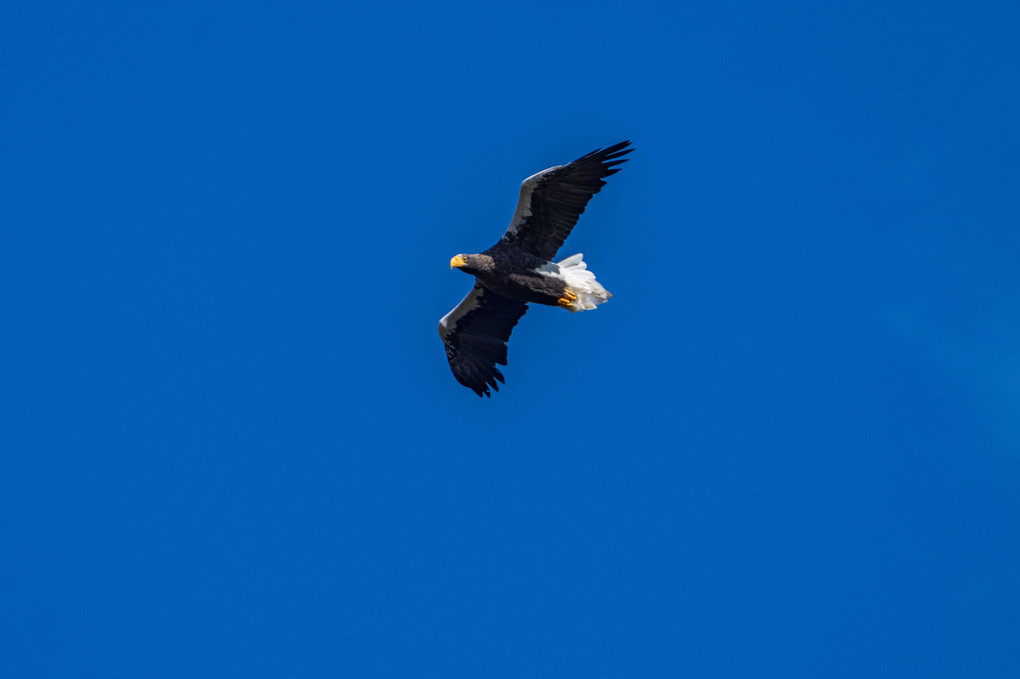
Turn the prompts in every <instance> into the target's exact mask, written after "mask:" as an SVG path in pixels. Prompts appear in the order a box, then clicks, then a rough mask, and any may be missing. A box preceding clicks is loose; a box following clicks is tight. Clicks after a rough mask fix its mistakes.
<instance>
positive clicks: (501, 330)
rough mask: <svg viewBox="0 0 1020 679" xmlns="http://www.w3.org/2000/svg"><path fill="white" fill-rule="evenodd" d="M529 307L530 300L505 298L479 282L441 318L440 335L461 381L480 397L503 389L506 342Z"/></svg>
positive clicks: (453, 368) (451, 366)
mask: <svg viewBox="0 0 1020 679" xmlns="http://www.w3.org/2000/svg"><path fill="white" fill-rule="evenodd" d="M527 310H528V305H527V303H526V302H518V301H517V300H513V299H509V298H507V297H503V296H502V295H499V294H496V293H495V292H493V291H492V290H488V289H486V288H483V287H482V286H481V285H479V284H478V283H475V287H473V288H472V289H471V292H469V293H468V296H467V297H465V298H464V299H463V300H461V303H460V304H458V305H457V306H456V307H454V309H453V311H451V312H450V313H448V314H446V315H445V316H443V318H442V320H440V321H439V336H440V337H441V338H442V340H443V344H444V345H446V358H447V359H448V360H449V361H450V369H451V370H452V371H453V376H454V377H456V378H457V381H458V382H460V383H461V384H463V385H464V386H465V387H467V388H469V389H471V390H472V391H474V392H475V393H476V394H478V395H479V396H482V395H483V394H484V395H485V396H491V394H490V393H489V387H492V388H493V389H495V390H496V391H499V386H498V385H497V382H496V381H497V380H499V381H500V382H502V381H503V373H501V372H500V371H499V370H498V369H497V368H496V364H497V363H498V364H500V365H506V342H507V340H508V339H510V333H511V332H512V331H513V329H514V326H515V325H517V321H519V320H520V319H521V316H523V315H524V312H525V311H527Z"/></svg>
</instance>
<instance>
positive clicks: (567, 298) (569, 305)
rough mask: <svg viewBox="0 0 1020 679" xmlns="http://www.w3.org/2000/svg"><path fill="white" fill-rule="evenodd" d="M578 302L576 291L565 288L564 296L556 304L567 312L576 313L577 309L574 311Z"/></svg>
mask: <svg viewBox="0 0 1020 679" xmlns="http://www.w3.org/2000/svg"><path fill="white" fill-rule="evenodd" d="M576 301H577V295H575V294H574V291H573V290H571V289H570V288H564V290H563V296H562V297H560V298H559V299H558V300H556V303H557V304H559V305H560V306H561V307H563V308H564V309H566V310H567V311H570V312H571V313H573V312H574V311H576V309H574V302H576Z"/></svg>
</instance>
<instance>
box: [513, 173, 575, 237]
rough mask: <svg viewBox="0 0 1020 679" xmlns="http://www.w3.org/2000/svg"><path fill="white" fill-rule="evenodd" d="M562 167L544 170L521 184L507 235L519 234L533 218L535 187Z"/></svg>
mask: <svg viewBox="0 0 1020 679" xmlns="http://www.w3.org/2000/svg"><path fill="white" fill-rule="evenodd" d="M561 167H563V166H562V165H556V166H554V167H550V168H547V169H545V170H542V171H541V172H539V173H537V174H533V175H531V176H530V177H528V178H527V179H525V180H524V181H523V182H521V194H520V197H519V198H518V199H517V209H516V210H514V217H513V219H511V220H510V227H509V228H508V229H507V230H506V235H508V236H510V235H513V234H515V233H517V229H519V228H520V227H521V225H522V224H524V221H525V220H526V219H527V218H528V217H530V216H531V194H532V193H534V191H535V187H536V186H538V184H539V182H541V181H542V179H543V178H544V177H545V175H547V174H548V173H550V172H552V171H553V170H558V169H560V168H561Z"/></svg>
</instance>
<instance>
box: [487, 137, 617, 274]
mask: <svg viewBox="0 0 1020 679" xmlns="http://www.w3.org/2000/svg"><path fill="white" fill-rule="evenodd" d="M629 144H630V142H629V141H624V142H620V143H619V144H614V145H612V146H610V147H609V148H607V149H598V150H596V151H592V152H591V153H589V154H588V155H586V156H581V157H580V158H578V159H577V160H575V161H574V162H572V163H568V164H567V165H557V166H556V167H550V168H549V169H548V170H543V171H541V172H539V173H538V174H536V175H532V176H530V177H528V178H527V179H525V180H524V181H523V182H522V183H521V196H520V198H519V199H518V201H517V209H516V210H515V211H514V218H513V220H511V222H510V228H508V229H507V230H506V233H505V234H503V239H502V241H501V242H503V243H507V244H509V245H512V246H514V247H518V248H520V249H522V250H524V251H526V252H530V253H531V254H533V255H537V256H539V257H541V258H543V259H549V260H551V259H552V258H553V257H555V256H556V251H557V250H559V249H560V246H561V245H563V241H565V240H566V239H567V236H569V235H570V230H571V229H573V228H574V225H575V224H577V218H578V217H580V216H581V213H583V212H584V208H585V206H586V205H587V204H588V201H589V200H591V197H592V196H594V195H595V194H596V193H598V192H599V191H601V190H602V187H603V186H605V185H606V183H605V182H604V181H602V180H603V179H604V178H606V177H608V176H609V175H611V174H616V173H617V172H619V171H620V169H619V168H615V167H613V166H614V165H619V164H620V163H624V162H626V161H627V159H626V158H621V156H624V155H626V154H628V153H630V152H631V151H633V150H634V149H628V148H626V147H627V146H628V145H629Z"/></svg>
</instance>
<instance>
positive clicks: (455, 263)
mask: <svg viewBox="0 0 1020 679" xmlns="http://www.w3.org/2000/svg"><path fill="white" fill-rule="evenodd" d="M462 266H467V260H466V259H464V255H457V256H456V257H454V258H453V259H451V260H450V268H451V269H454V268H456V269H459V268H460V267H462Z"/></svg>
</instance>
